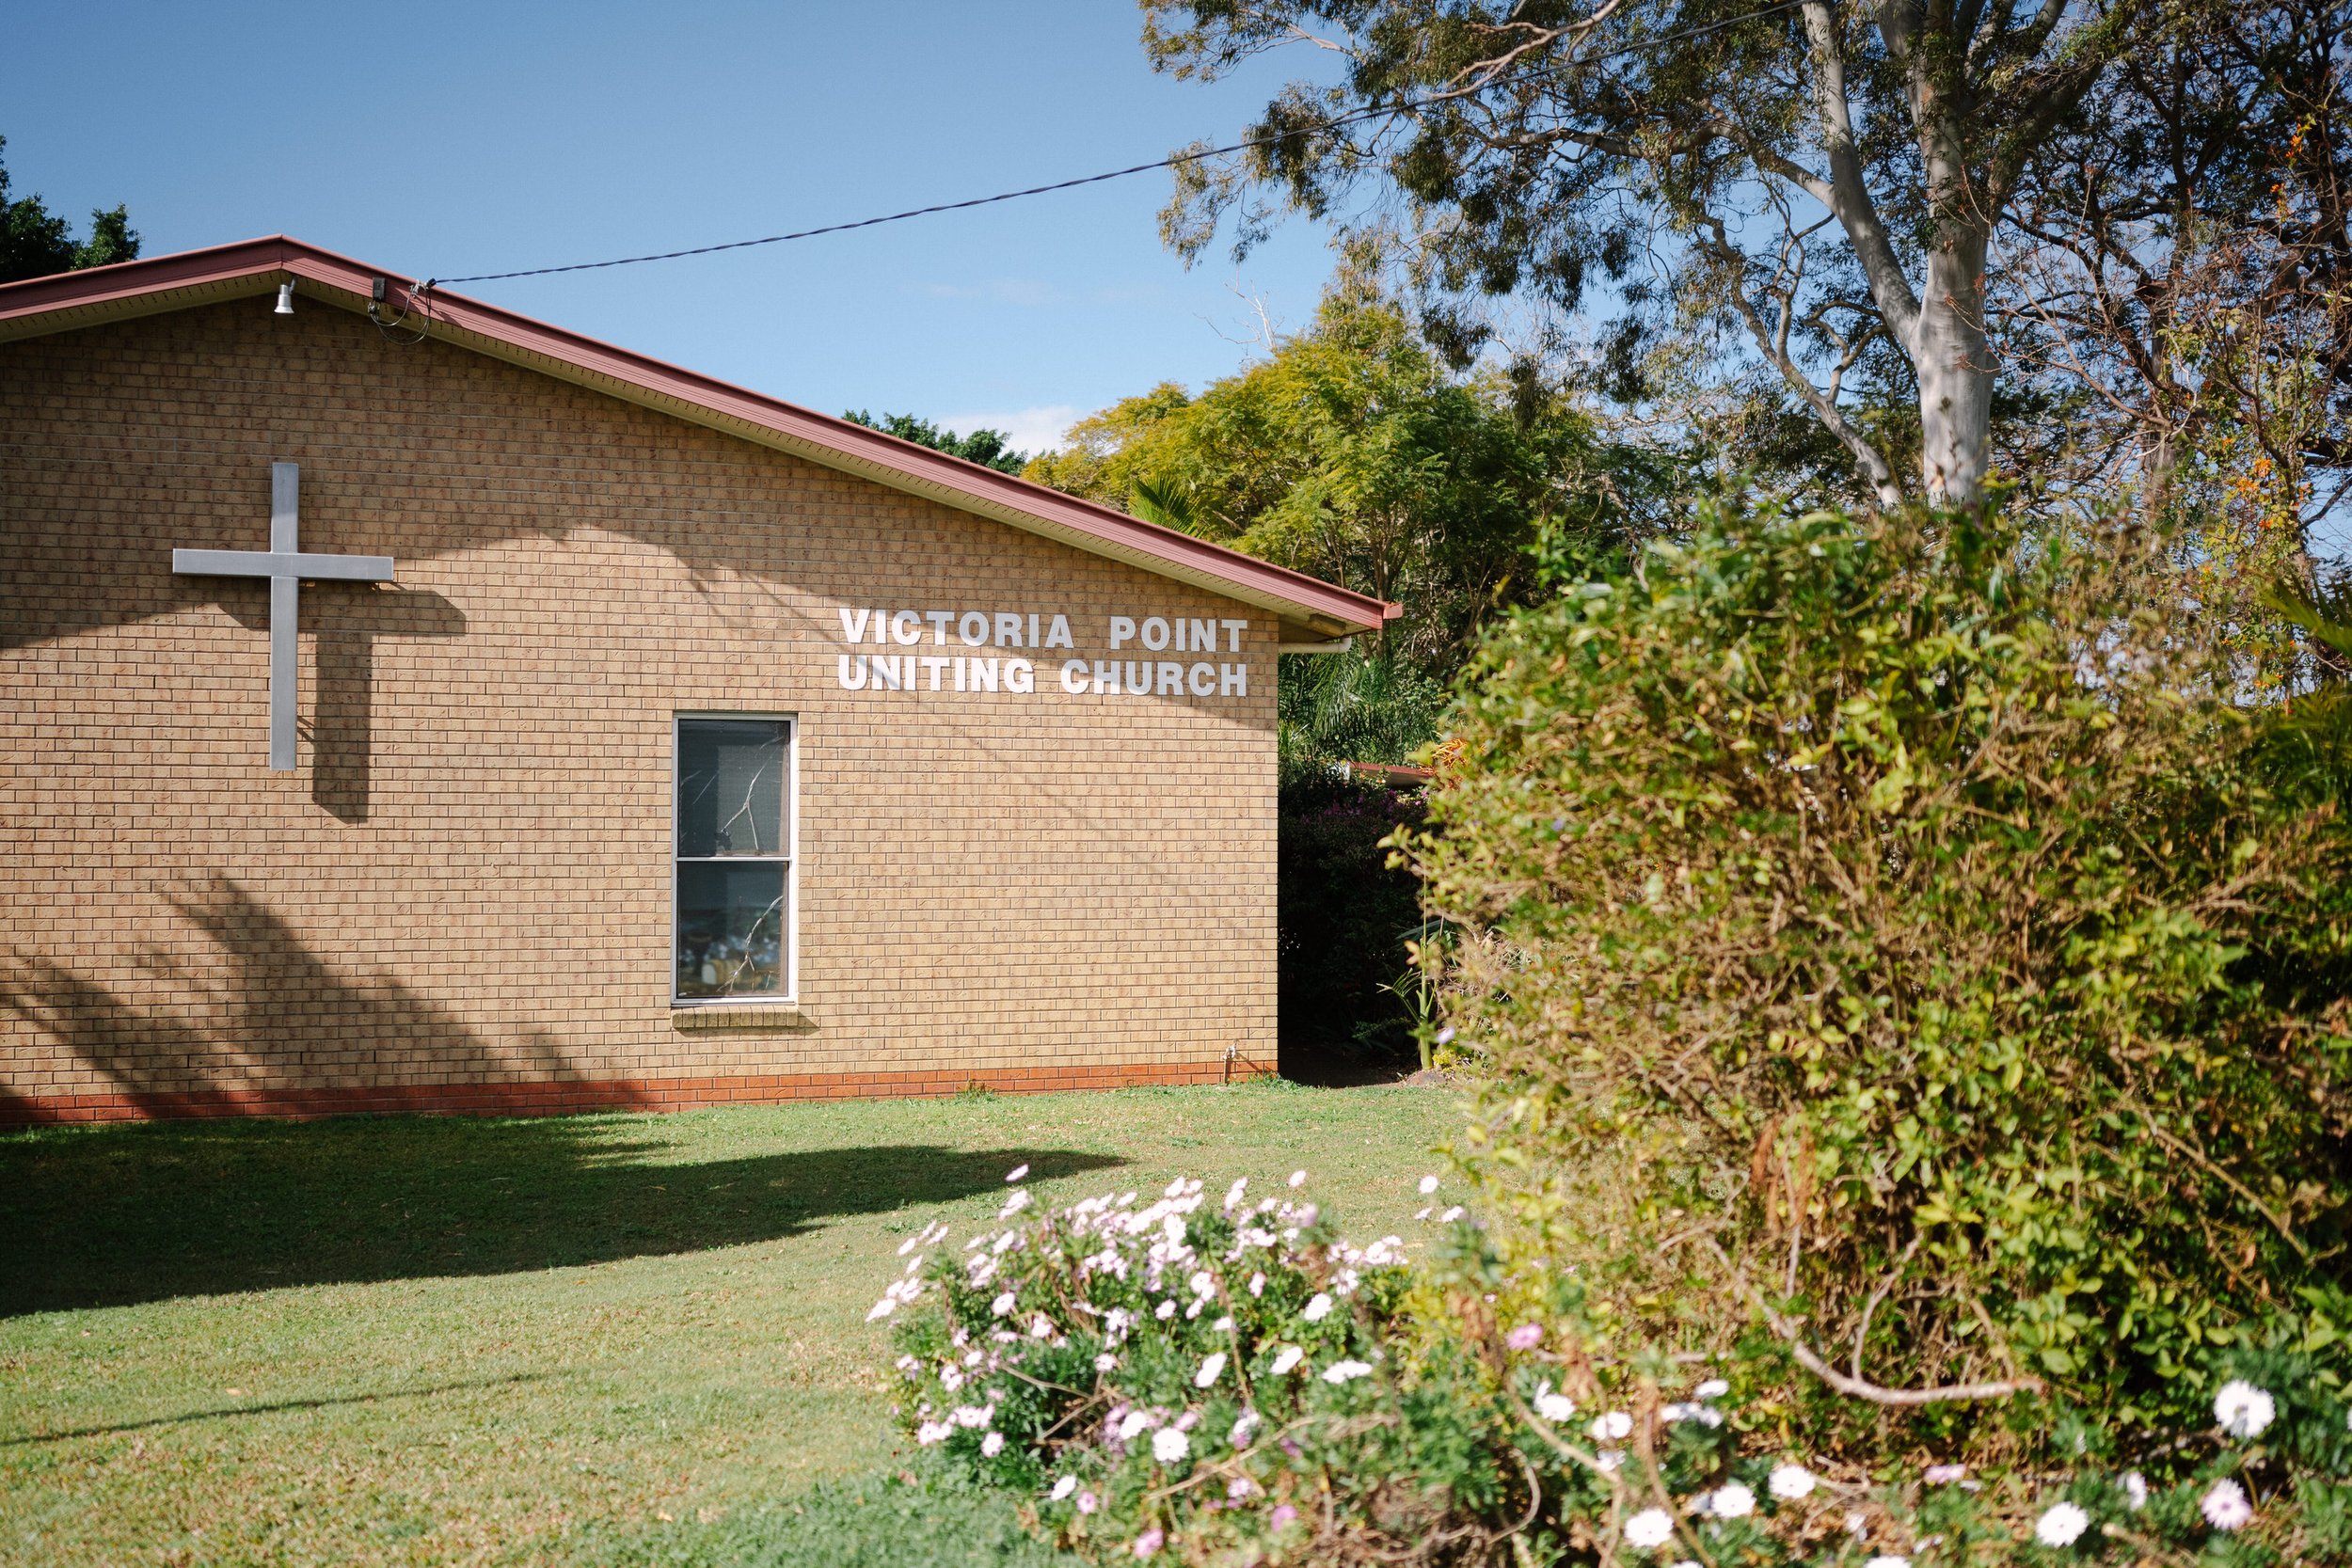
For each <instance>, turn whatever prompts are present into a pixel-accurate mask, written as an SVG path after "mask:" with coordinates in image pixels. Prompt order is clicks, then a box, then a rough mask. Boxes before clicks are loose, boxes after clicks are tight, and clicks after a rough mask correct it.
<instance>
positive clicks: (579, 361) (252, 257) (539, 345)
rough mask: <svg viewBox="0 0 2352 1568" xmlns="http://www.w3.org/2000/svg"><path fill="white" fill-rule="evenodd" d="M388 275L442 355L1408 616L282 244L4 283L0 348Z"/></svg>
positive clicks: (1265, 583)
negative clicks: (475, 359) (460, 352)
mask: <svg viewBox="0 0 2352 1568" xmlns="http://www.w3.org/2000/svg"><path fill="white" fill-rule="evenodd" d="M378 277H381V278H384V279H385V280H386V285H387V289H388V295H387V301H386V307H387V309H389V311H390V312H391V313H393V314H395V315H398V314H401V313H402V312H404V311H405V312H407V319H406V322H405V329H414V328H416V327H418V326H420V325H421V326H423V327H424V329H425V330H427V331H429V332H430V333H431V334H432V335H433V336H434V337H436V338H438V339H441V340H443V341H450V342H454V343H457V344H459V345H460V346H463V347H467V348H470V349H473V350H475V351H477V352H481V353H486V354H489V355H491V356H494V357H497V358H501V359H505V360H508V361H509V362H512V363H515V364H520V365H524V366H527V367H529V368H532V369H535V370H538V371H540V372H543V373H547V374H551V375H554V376H556V377H558V378H559V379H561V380H565V381H570V382H573V383H575V384H576V385H580V386H585V387H589V388H595V389H596V390H600V391H603V392H606V393H608V394H611V395H613V396H617V397H621V398H623V399H625V400H627V401H629V402H634V403H639V404H644V405H646V406H648V407H653V408H659V409H661V410H663V411H664V412H667V413H671V414H674V415H676V416H678V417H680V418H684V419H687V420H691V421H693V422H695V423H699V424H706V425H708V426H710V427H712V428H714V429H718V430H723V431H727V432H729V433H731V434H733V435H737V436H742V437H744V438H746V439H749V440H753V441H756V442H759V443H760V444H763V445H768V446H773V447H776V448H778V449H780V450H783V451H790V452H792V453H794V454H795V455H798V456H802V457H805V458H807V459H808V460H810V461H811V462H815V463H819V464H822V465H824V466H825V467H833V468H838V469H841V470H844V471H847V472H850V473H856V474H860V475H863V476H864V477H866V478H867V479H871V480H874V481H875V482H877V483H882V484H886V485H889V486H890V487H892V488H894V489H898V490H904V491H907V492H909V493H912V494H915V495H921V496H925V497H928V498H929V499H933V500H936V501H939V502H941V503H943V504H945V505H948V506H953V507H957V508H959V509H960V510H963V511H968V512H975V513H977V514H979V515H982V516H987V517H993V518H994V519H995V520H997V521H999V522H1003V523H1007V524H1009V525H1011V526H1012V527H1015V528H1022V529H1025V530H1027V531H1030V532H1033V533H1040V534H1043V535H1045V536H1046V537H1048V538H1054V539H1058V540H1060V541H1061V542H1063V543H1065V544H1068V545H1071V546H1074V547H1076V548H1079V549H1084V550H1088V551H1089V552H1091V553H1093V554H1097V555H1104V556H1108V557H1110V558H1112V559H1114V560H1119V561H1124V562H1128V563H1129V564H1131V565H1135V566H1139V567H1141V568H1143V569H1145V570H1147V571H1152V572H1156V573H1159V574H1160V575H1162V576H1165V577H1170V578H1176V579H1178V580H1180V581H1185V582H1190V583H1193V584H1194V585H1196V586H1199V587H1202V588H1206V589H1209V590H1210V591H1212V592H1214V593H1218V594H1225V595H1228V596H1230V597H1232V598H1235V599H1239V600H1241V601H1242V602H1243V603H1246V604H1254V605H1256V606H1258V607H1259V608H1261V609H1263V610H1273V611H1274V612H1275V613H1276V614H1278V615H1279V616H1280V617H1281V618H1282V619H1283V620H1284V621H1286V622H1290V623H1295V624H1296V625H1298V626H1303V627H1304V628H1306V629H1308V630H1310V631H1311V632H1312V633H1314V634H1318V635H1321V636H1323V637H1327V638H1338V637H1344V636H1347V635H1349V634H1351V633H1355V632H1363V631H1371V630H1373V629H1375V628H1376V627H1378V626H1380V625H1381V624H1382V623H1383V622H1386V621H1391V620H1394V619H1395V618H1396V617H1397V615H1398V614H1399V613H1400V612H1401V607H1399V606H1397V605H1393V604H1390V603H1388V602H1386V601H1384V600H1380V599H1375V598H1372V597H1370V596H1368V595H1366V594H1356V593H1351V592H1349V591H1348V590H1347V589H1344V588H1340V587H1337V586H1335V585H1334V584H1331V583H1327V582H1325V581H1324V580H1322V579H1321V578H1312V577H1309V576H1308V575H1306V574H1305V573H1303V572H1294V571H1290V570H1288V569H1287V568H1284V567H1280V566H1275V565H1270V564H1268V563H1267V562H1263V561H1259V560H1256V559H1254V558H1252V557H1250V556H1247V555H1244V554H1242V553H1241V552H1240V551H1238V550H1232V549H1228V548H1226V547H1225V546H1222V545H1213V544H1211V543H1209V542H1208V541H1207V540H1204V539H1196V538H1194V537H1193V536H1192V535H1190V534H1188V533H1183V532H1179V531H1176V530H1174V529H1168V528H1162V527H1160V526H1159V525H1158V524H1155V523H1148V522H1145V521H1144V520H1143V519H1141V518H1139V517H1131V516H1129V515H1126V514H1125V513H1123V512H1118V511H1114V510H1113V509H1111V508H1109V507H1106V506H1098V505H1096V504H1095V503H1093V502H1091V501H1087V500H1081V499H1078V498H1077V497H1074V496H1068V495H1064V494H1062V493H1061V492H1060V491H1058V490H1053V489H1048V488H1047V487H1046V486H1044V485H1041V484H1035V483H1031V482H1029V481H1028V480H1025V479H1020V478H1017V477H1015V476H1013V475H1011V474H1004V473H999V472H997V471H996V470H995V469H993V468H986V467H981V466H980V465H978V464H977V463H967V462H965V461H964V460H963V459H961V458H960V457H950V456H948V455H947V454H946V453H945V452H939V451H932V450H931V449H930V448H929V447H921V446H917V445H915V444H914V442H912V441H902V440H900V439H898V437H897V436H885V435H883V434H882V432H880V431H876V430H868V429H866V427H865V426H864V425H857V424H851V423H850V421H849V420H838V419H834V418H833V417H832V416H831V415H827V414H819V413H818V412H817V411H816V410H814V409H810V408H803V407H801V406H800V405H799V404H791V403H787V402H785V401H784V400H782V399H781V398H772V397H769V396H767V395H766V394H765V393H761V392H755V391H752V390H750V389H748V388H741V387H736V386H732V385H730V384H729V383H726V382H723V381H720V380H718V379H717V378H715V377H712V376H707V375H704V374H702V373H700V372H696V371H690V370H685V369H682V368H681V367H678V366H675V365H670V364H665V363H664V362H662V361H661V360H659V359H655V358H652V357H650V356H646V355H642V354H638V353H635V352H633V351H631V350H628V349H625V348H618V347H615V346H614V345H612V344H611V343H605V342H600V341H597V340H596V339H594V338H590V337H586V336H584V335H583V334H580V333H578V332H572V331H569V330H566V329H565V328H564V327H560V326H554V325H549V324H548V323H546V322H542V321H537V320H534V319H533V318H532V317H529V316H524V315H520V314H517V313H516V312H515V311H512V310H507V309H501V307H499V306H495V305H488V304H485V303H484V302H482V301H480V300H476V299H469V298H467V297H466V296H464V295H462V294H453V293H442V292H441V291H440V290H438V289H435V290H432V291H430V292H429V293H427V294H425V295H422V296H419V295H418V294H417V293H416V282H415V280H414V279H412V278H408V277H402V276H400V275H398V274H396V273H390V272H387V271H385V270H384V269H382V268H380V267H374V266H370V265H368V264H367V263H365V262H361V261H353V260H352V259H351V258H349V257H346V256H339V255H336V254H335V253H334V252H332V251H328V250H322V249H321V248H319V247H318V246H316V245H310V244H307V243H305V242H304V241H301V240H296V239H293V238H290V237H288V236H286V235H282V234H279V235H273V236H270V237H269V238H266V239H259V240H243V241H239V242H237V243H236V244H233V245H214V246H211V247H209V248H206V249H203V250H187V251H181V252H179V253H178V254H176V255H170V256H157V257H151V258H147V259H144V260H140V261H121V262H117V263H116V264H114V265H112V266H105V267H91V268H88V269H87V270H85V271H81V272H70V273H60V274H57V275H56V276H54V277H36V278H28V279H26V280H24V281H23V282H19V283H8V284H0V341H8V340H11V339H19V338H30V337H40V336H44V335H46V334H48V333H52V332H65V331H72V330H73V329H75V328H77V327H82V326H92V325H98V324H100V323H102V322H106V321H114V320H120V319H124V318H127V317H132V316H139V315H150V314H156V313H159V312H162V311H167V310H175V309H188V308H190V307H193V306H198V305H203V304H209V303H213V302H215V301H217V300H224V299H233V298H237V297H240V296H242V295H247V294H263V293H268V292H270V291H271V290H273V289H275V288H276V287H277V286H278V283H280V282H283V281H288V280H291V281H293V282H294V285H295V293H297V294H299V295H301V296H303V297H307V298H314V299H319V300H321V301H322V302H324V303H327V304H332V305H337V306H340V307H342V308H344V309H355V310H364V309H367V307H368V305H369V304H370V302H371V300H372V297H373V285H374V280H375V279H376V278H378Z"/></svg>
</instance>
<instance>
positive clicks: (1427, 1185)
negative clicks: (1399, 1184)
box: [1421, 1176, 1438, 1197]
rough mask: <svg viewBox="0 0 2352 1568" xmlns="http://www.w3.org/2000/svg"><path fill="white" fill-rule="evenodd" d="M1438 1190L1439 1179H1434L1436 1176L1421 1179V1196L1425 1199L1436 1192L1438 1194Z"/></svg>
mask: <svg viewBox="0 0 2352 1568" xmlns="http://www.w3.org/2000/svg"><path fill="white" fill-rule="evenodd" d="M1437 1190H1438V1179H1437V1178H1436V1177H1434V1176H1424V1177H1422V1179H1421V1196H1423V1197H1427V1196H1429V1195H1430V1194H1431V1193H1434V1192H1436V1191H1437Z"/></svg>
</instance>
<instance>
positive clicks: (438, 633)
mask: <svg viewBox="0 0 2352 1568" xmlns="http://www.w3.org/2000/svg"><path fill="white" fill-rule="evenodd" d="M187 580H189V581H192V582H194V583H196V584H197V585H198V586H199V587H202V586H205V585H207V584H209V585H210V586H211V588H212V590H213V592H212V595H211V596H212V598H213V601H214V602H215V603H216V604H218V605H219V606H220V607H221V608H222V609H223V610H227V611H228V612H229V613H230V616H232V617H233V618H234V619H235V621H236V623H237V625H239V626H243V627H245V628H246V630H247V631H250V632H254V633H256V634H257V635H256V637H255V639H254V642H253V657H254V658H255V659H256V660H257V661H259V660H266V659H267V658H268V657H269V584H268V583H266V582H258V581H251V580H247V579H244V578H190V579H187ZM300 603H301V608H300V610H299V614H300V616H301V619H302V626H303V628H304V629H305V630H307V631H310V632H314V633H315V634H316V638H315V644H314V645H315V647H316V649H317V659H316V668H315V670H305V671H304V672H303V673H302V683H303V687H304V690H303V693H302V699H303V700H302V702H301V704H300V705H299V708H298V710H297V711H298V713H299V715H300V717H299V718H298V720H297V724H298V726H299V730H300V734H301V736H302V738H304V739H306V740H308V741H309V742H310V756H309V758H308V759H307V761H306V766H308V767H309V768H310V799H311V800H312V801H313V802H315V803H316V804H317V805H318V806H319V807H320V808H321V809H323V810H325V811H326V812H328V813H331V814H332V815H333V816H336V817H337V818H339V819H341V820H342V821H344V822H353V823H358V822H365V821H366V820H367V819H368V805H369V800H368V788H369V773H370V770H371V768H372V766H373V760H374V751H375V728H374V724H373V720H372V718H371V714H372V712H373V707H374V690H373V688H374V681H375V644H376V640H377V639H379V638H409V637H462V636H464V635H465V632H466V612H465V611H464V610H459V609H458V608H457V607H456V606H455V605H454V604H452V603H451V602H450V601H449V600H448V599H446V598H444V597H442V596H441V595H440V594H436V593H434V592H432V591H431V590H430V589H419V588H399V587H395V586H393V585H392V584H389V583H350V582H337V583H321V584H310V583H305V584H304V585H303V589H302V597H301V601H300ZM267 720H268V714H267V713H266V712H265V711H257V712H256V713H255V715H254V724H255V730H254V745H255V749H256V751H257V752H259V751H262V750H265V749H266V746H267V740H266V732H265V730H264V728H263V726H264V725H265V724H266V722H267Z"/></svg>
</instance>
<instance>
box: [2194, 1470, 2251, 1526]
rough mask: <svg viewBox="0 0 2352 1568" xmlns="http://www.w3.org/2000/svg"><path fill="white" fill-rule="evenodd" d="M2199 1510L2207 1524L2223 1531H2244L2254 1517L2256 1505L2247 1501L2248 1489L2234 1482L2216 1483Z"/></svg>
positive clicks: (2199, 1506)
mask: <svg viewBox="0 0 2352 1568" xmlns="http://www.w3.org/2000/svg"><path fill="white" fill-rule="evenodd" d="M2197 1508H2198V1512H2199V1513H2202V1514H2204V1516H2205V1523H2207V1524H2209V1525H2211V1526H2212V1527H2213V1528H2216V1529H2221V1530H2232V1529H2243V1528H2245V1527H2246V1524H2247V1522H2248V1521H2249V1520H2250V1519H2252V1518H2253V1517H2254V1505H2253V1504H2252V1503H2250V1502H2248V1501H2247V1500H2246V1488H2245V1487H2243V1486H2240V1485H2239V1484H2238V1483H2237V1482H2236V1481H2215V1482H2214V1483H2213V1489H2212V1490H2211V1491H2209V1492H2207V1493H2206V1494H2205V1497H2204V1500H2203V1501H2201V1502H2200V1503H2199V1504H2198V1505H2197Z"/></svg>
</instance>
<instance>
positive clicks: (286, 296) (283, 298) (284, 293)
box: [270, 282, 294, 316]
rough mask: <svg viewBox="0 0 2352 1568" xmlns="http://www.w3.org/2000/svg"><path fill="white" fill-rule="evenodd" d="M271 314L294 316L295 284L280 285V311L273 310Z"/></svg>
mask: <svg viewBox="0 0 2352 1568" xmlns="http://www.w3.org/2000/svg"><path fill="white" fill-rule="evenodd" d="M270 314H271V315H273V316H291V315H293V314H294V284H293V283H292V282H285V283H280V284H278V309H275V310H272V311H271V312H270Z"/></svg>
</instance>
